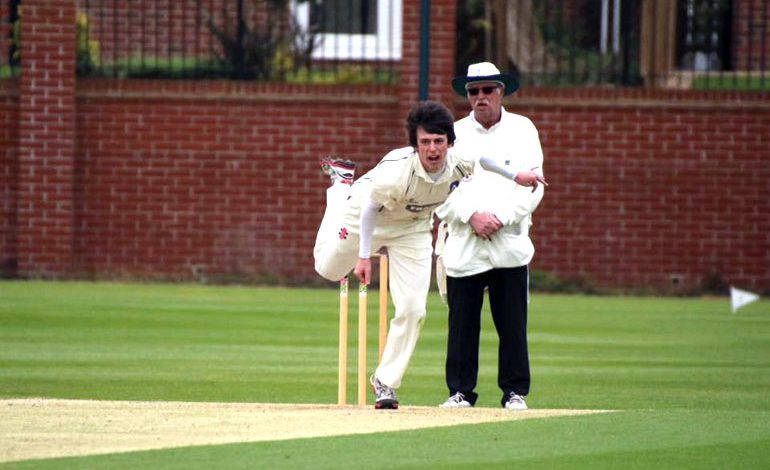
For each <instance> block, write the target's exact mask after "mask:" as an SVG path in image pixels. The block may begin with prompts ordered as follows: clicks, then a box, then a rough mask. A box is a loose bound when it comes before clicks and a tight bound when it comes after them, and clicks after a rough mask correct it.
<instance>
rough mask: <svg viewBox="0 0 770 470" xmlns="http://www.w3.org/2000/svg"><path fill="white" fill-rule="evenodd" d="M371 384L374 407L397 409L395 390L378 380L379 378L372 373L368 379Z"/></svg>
mask: <svg viewBox="0 0 770 470" xmlns="http://www.w3.org/2000/svg"><path fill="white" fill-rule="evenodd" d="M369 382H370V383H371V384H372V390H374V395H375V398H376V400H375V402H374V408H375V409H377V410H397V409H398V398H396V391H395V390H394V389H392V388H390V387H388V386H387V385H385V384H384V383H382V382H380V379H378V378H377V377H375V376H374V375H372V377H371V378H370V379H369Z"/></svg>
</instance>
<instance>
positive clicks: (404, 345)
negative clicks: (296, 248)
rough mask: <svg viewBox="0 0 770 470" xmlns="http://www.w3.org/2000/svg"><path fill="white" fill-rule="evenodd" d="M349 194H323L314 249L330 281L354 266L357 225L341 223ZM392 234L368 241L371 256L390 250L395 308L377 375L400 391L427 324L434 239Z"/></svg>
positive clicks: (341, 189)
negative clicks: (321, 211)
mask: <svg viewBox="0 0 770 470" xmlns="http://www.w3.org/2000/svg"><path fill="white" fill-rule="evenodd" d="M349 192H350V186H348V185H343V184H335V185H332V186H331V187H330V188H329V189H328V190H327V201H326V212H325V213H324V218H323V220H322V222H321V226H320V227H319V229H318V235H317V236H316V243H315V248H314V249H313V256H314V258H315V269H316V271H317V272H318V274H320V275H321V276H323V277H324V278H326V279H328V280H330V281H339V280H340V279H342V278H343V277H345V276H347V275H348V274H349V273H350V271H351V270H352V269H353V268H354V267H355V265H356V262H357V261H358V245H359V243H358V241H359V230H358V224H357V223H356V224H355V225H353V224H352V223H348V224H345V223H344V221H345V220H350V219H351V218H350V217H345V213H346V210H347V207H348V203H347V201H348V195H349ZM389 232H391V235H390V236H389V235H388V233H389ZM393 232H395V230H394V229H393V228H392V227H387V226H383V227H380V226H378V227H377V228H376V229H375V231H374V237H373V239H372V251H373V252H377V251H378V250H379V249H380V248H381V247H383V246H384V247H387V249H388V262H389V271H388V278H389V284H390V286H389V287H390V295H391V298H392V299H393V306H394V307H395V314H394V316H393V319H392V320H391V321H390V327H389V329H388V338H387V341H386V343H385V349H384V351H383V353H382V361H381V362H380V364H379V366H378V367H377V370H376V371H375V375H376V376H377V378H378V379H379V380H380V382H382V383H383V384H385V385H387V386H389V387H392V388H398V387H399V386H401V379H402V378H403V376H404V373H405V372H406V368H407V366H408V365H409V360H410V359H411V357H412V353H413V352H414V348H415V346H416V345H417V339H418V338H419V336H420V328H421V326H422V323H423V320H424V319H425V307H426V302H427V299H428V289H429V288H430V274H431V262H432V256H433V255H432V246H431V244H432V241H433V236H432V234H431V232H430V231H428V230H420V231H415V232H408V233H404V231H403V230H401V231H400V232H398V233H393Z"/></svg>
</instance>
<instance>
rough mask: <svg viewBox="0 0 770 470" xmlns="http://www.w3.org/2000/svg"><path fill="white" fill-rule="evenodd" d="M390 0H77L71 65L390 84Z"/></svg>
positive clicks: (396, 44)
mask: <svg viewBox="0 0 770 470" xmlns="http://www.w3.org/2000/svg"><path fill="white" fill-rule="evenodd" d="M390 1H392V0H390ZM387 3H389V1H382V0H381V1H379V2H378V1H375V0H368V1H364V2H361V1H360V0H337V1H334V2H322V3H317V2H308V1H300V2H297V1H295V0H176V1H171V0H165V1H163V0H159V1H148V2H141V1H131V2H124V1H117V0H80V1H79V3H78V7H79V11H78V20H77V23H78V40H77V43H78V45H77V50H78V67H77V70H78V74H79V75H80V76H103V77H122V78H132V77H137V78H143V77H152V78H192V79H196V78H229V79H235V80H263V81H268V80H269V81H282V82H300V83H308V82H333V83H351V82H361V83H393V82H395V81H396V79H397V77H396V70H397V68H396V66H395V63H396V61H397V60H398V59H400V54H401V50H400V40H401V36H400V31H399V34H398V36H397V37H395V36H396V35H395V34H393V33H394V29H395V28H394V26H395V25H394V24H393V23H394V20H393V18H383V16H388V15H390V13H389V12H388V11H385V10H384V9H383V8H382V6H383V5H382V4H387ZM399 4H400V2H399ZM383 20H384V21H383ZM399 21H400V16H399Z"/></svg>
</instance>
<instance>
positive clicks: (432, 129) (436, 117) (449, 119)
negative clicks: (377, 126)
mask: <svg viewBox="0 0 770 470" xmlns="http://www.w3.org/2000/svg"><path fill="white" fill-rule="evenodd" d="M454 121H455V119H454V116H452V113H451V111H449V109H448V108H447V107H446V106H444V105H443V104H441V103H437V102H435V101H423V102H421V103H420V104H418V105H417V106H415V107H414V108H412V110H411V111H409V115H408V116H407V117H406V130H407V132H408V133H409V145H411V146H412V147H415V148H417V129H418V128H420V127H422V130H424V131H425V132H427V133H429V134H441V135H445V136H447V141H448V142H449V145H452V144H454V142H455V125H454V124H455V122H454Z"/></svg>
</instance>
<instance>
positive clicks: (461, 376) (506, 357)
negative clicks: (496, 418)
mask: <svg viewBox="0 0 770 470" xmlns="http://www.w3.org/2000/svg"><path fill="white" fill-rule="evenodd" d="M485 288H489V304H490V309H491V311H492V319H493V321H494V323H495V328H496V329H497V336H498V338H499V346H498V366H497V385H498V386H499V387H500V389H501V390H502V391H503V399H502V401H501V403H505V401H506V400H507V397H508V395H509V394H510V392H516V393H517V394H519V395H522V396H524V395H527V394H528V393H529V386H530V376H529V350H528V347H527V298H528V295H529V292H528V291H529V268H528V267H527V266H520V267H517V268H495V269H492V270H490V271H486V272H483V273H480V274H475V275H473V276H467V277H451V276H448V277H447V301H448V303H449V334H448V337H447V357H446V383H447V387H448V388H449V394H450V395H453V394H455V393H457V392H460V393H462V394H463V395H465V399H466V400H468V401H469V402H471V403H472V404H475V403H476V399H477V398H478V395H477V394H476V392H474V389H475V388H476V382H477V379H478V373H479V335H480V333H481V308H482V306H483V304H484V289H485Z"/></svg>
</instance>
